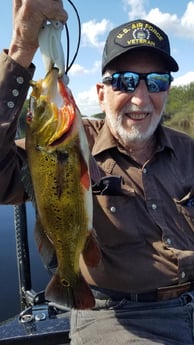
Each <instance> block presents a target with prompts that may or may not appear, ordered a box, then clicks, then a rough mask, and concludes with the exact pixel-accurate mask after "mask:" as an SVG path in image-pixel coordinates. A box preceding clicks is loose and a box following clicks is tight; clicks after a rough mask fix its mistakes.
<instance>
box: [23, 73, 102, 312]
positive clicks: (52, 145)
mask: <svg viewBox="0 0 194 345" xmlns="http://www.w3.org/2000/svg"><path fill="white" fill-rule="evenodd" d="M32 86H33V92H32V95H31V112H30V113H29V114H28V116H27V134H26V149H27V156H28V165H29V170H30V175H31V179H32V185H33V189H34V195H35V205H36V214H37V225H36V229H38V228H39V227H40V228H41V231H42V238H43V240H44V236H45V237H47V240H48V239H49V241H50V242H51V243H52V244H53V246H54V248H55V251H56V256H57V263H58V267H57V271H56V273H55V274H54V276H53V278H52V279H51V281H50V283H49V284H48V286H47V288H46V291H45V295H46V298H47V299H48V300H51V301H53V302H54V303H57V304H60V305H64V306H66V307H69V308H72V307H73V308H78V309H79V308H80V309H85V308H91V307H93V306H94V298H93V295H92V293H91V291H90V289H89V287H88V285H87V284H86V282H85V281H84V279H83V277H82V276H81V272H80V269H79V259H80V254H81V253H82V254H83V256H84V258H85V261H86V263H87V264H89V265H97V264H98V262H99V260H100V252H99V248H98V245H97V242H96V238H95V236H94V234H93V230H92V193H91V183H90V175H89V168H88V164H89V149H88V146H87V140H86V137H85V133H84V129H83V127H82V122H81V120H80V114H79V112H78V109H77V107H76V105H75V103H74V100H73V98H72V96H70V95H69V93H68V90H67V89H66V87H65V85H64V84H63V82H62V81H61V80H60V81H59V80H58V78H57V71H56V69H52V70H51V71H50V72H49V73H48V75H47V76H46V77H45V79H44V80H42V81H38V82H33V83H32ZM57 102H58V104H57ZM43 242H44V241H43ZM39 245H40V247H41V246H42V245H44V243H41V244H39ZM91 253H92V255H91Z"/></svg>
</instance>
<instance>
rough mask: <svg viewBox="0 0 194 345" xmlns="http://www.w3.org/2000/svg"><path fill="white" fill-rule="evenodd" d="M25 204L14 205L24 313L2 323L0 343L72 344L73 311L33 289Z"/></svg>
mask: <svg viewBox="0 0 194 345" xmlns="http://www.w3.org/2000/svg"><path fill="white" fill-rule="evenodd" d="M26 212H27V211H26V204H25V203H23V204H20V205H15V206H14V224H15V233H16V255H17V267H18V281H19V293H20V305H21V312H20V313H19V314H18V315H15V316H14V317H12V318H10V319H8V320H5V321H2V322H1V323H0V344H6V345H9V344H16V345H17V344H18V345H23V344H25V345H31V344H33V345H35V344H36V345H47V344H49V345H66V344H69V343H70V339H69V330H70V314H71V311H70V310H68V309H67V310H64V309H63V308H60V307H59V306H56V305H53V304H52V303H49V302H48V301H46V300H45V297H44V291H38V292H36V291H34V290H33V286H32V279H31V270H30V252H29V243H28V232H27V214H26Z"/></svg>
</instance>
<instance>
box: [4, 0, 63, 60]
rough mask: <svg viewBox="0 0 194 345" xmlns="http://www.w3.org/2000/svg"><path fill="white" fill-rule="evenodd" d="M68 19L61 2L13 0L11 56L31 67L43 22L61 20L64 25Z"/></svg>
mask: <svg viewBox="0 0 194 345" xmlns="http://www.w3.org/2000/svg"><path fill="white" fill-rule="evenodd" d="M67 17H68V16H67V12H66V11H65V10H64V8H63V1H61V0H13V34H12V42H11V45H10V50H9V54H10V55H11V56H12V58H14V59H17V61H19V62H20V63H21V64H23V65H25V66H26V65H29V62H30V60H31V59H32V57H33V55H34V53H35V51H36V50H37V48H38V35H39V32H40V29H41V26H42V23H43V21H44V20H45V19H48V20H59V21H61V22H62V23H63V24H64V23H65V22H66V20H67ZM22 55H23V57H22ZM24 56H25V57H26V58H25V61H24ZM23 61H24V62H23Z"/></svg>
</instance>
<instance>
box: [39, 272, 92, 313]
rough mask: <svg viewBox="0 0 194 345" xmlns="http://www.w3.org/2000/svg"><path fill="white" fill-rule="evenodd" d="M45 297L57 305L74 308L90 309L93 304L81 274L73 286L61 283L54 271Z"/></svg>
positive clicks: (90, 293)
mask: <svg viewBox="0 0 194 345" xmlns="http://www.w3.org/2000/svg"><path fill="white" fill-rule="evenodd" d="M45 298H46V300H48V301H51V302H53V303H55V304H56V305H57V306H60V305H61V307H62V309H63V308H64V307H66V308H75V309H91V308H93V307H94V306H95V299H94V296H93V294H92V292H91V290H90V288H89V286H88V284H87V283H86V281H85V280H84V278H83V277H82V276H81V274H80V275H79V276H78V278H77V280H76V283H75V285H74V286H71V285H66V286H65V285H63V284H62V283H61V280H60V277H59V275H58V274H57V273H56V274H55V275H54V276H53V277H52V279H51V281H50V282H49V284H48V286H47V287H46V290H45Z"/></svg>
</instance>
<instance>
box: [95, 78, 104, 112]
mask: <svg viewBox="0 0 194 345" xmlns="http://www.w3.org/2000/svg"><path fill="white" fill-rule="evenodd" d="M96 91H97V96H98V102H99V104H100V107H101V110H102V112H104V111H105V108H104V84H103V83H97V84H96Z"/></svg>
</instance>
